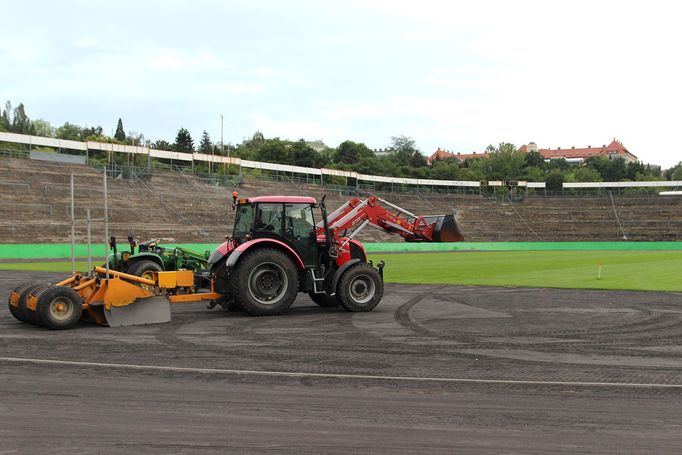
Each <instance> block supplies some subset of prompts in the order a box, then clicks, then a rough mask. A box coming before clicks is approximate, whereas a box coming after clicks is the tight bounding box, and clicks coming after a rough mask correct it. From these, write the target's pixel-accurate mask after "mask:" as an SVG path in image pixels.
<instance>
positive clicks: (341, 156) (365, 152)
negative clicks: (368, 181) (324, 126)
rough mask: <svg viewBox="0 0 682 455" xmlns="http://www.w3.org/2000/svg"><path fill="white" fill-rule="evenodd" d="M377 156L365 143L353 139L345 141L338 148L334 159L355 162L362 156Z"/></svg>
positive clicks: (342, 161)
mask: <svg viewBox="0 0 682 455" xmlns="http://www.w3.org/2000/svg"><path fill="white" fill-rule="evenodd" d="M372 156H375V155H374V152H372V151H371V150H370V149H369V148H368V147H367V146H366V145H365V144H363V143H359V142H353V141H343V142H342V143H341V144H339V146H338V147H337V148H336V152H335V153H334V161H335V162H337V163H346V164H354V163H357V162H358V161H360V159H362V158H369V157H372Z"/></svg>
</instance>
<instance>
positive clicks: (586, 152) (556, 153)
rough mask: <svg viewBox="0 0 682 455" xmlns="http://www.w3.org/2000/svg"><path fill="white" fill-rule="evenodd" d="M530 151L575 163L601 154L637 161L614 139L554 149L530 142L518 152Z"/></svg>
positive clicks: (550, 158)
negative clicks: (607, 141)
mask: <svg viewBox="0 0 682 455" xmlns="http://www.w3.org/2000/svg"><path fill="white" fill-rule="evenodd" d="M532 151H535V152H538V153H540V155H542V156H543V157H544V158H545V159H546V160H553V159H558V158H564V159H565V160H566V161H568V162H575V163H580V162H583V161H585V160H586V159H588V158H592V157H593V156H603V157H606V158H608V159H610V160H612V159H615V158H621V159H624V160H625V161H626V162H628V163H630V162H636V161H638V160H637V157H636V156H635V155H633V154H632V153H630V151H629V150H628V149H627V148H625V146H624V145H623V143H622V142H620V141H617V140H616V139H614V140H613V141H611V143H610V144H609V145H602V146H601V147H592V146H591V145H588V146H587V147H585V148H575V147H571V148H566V149H563V148H561V147H559V148H556V149H540V148H538V146H537V145H536V144H535V142H531V143H529V144H527V145H522V146H521V147H520V148H519V152H522V153H526V152H532Z"/></svg>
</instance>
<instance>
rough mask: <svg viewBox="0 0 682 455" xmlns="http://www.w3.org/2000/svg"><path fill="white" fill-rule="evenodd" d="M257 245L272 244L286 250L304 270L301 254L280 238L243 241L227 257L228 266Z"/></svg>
mask: <svg viewBox="0 0 682 455" xmlns="http://www.w3.org/2000/svg"><path fill="white" fill-rule="evenodd" d="M255 245H260V246H267V245H272V246H274V247H275V248H278V249H281V250H284V251H285V252H286V253H288V254H289V256H291V258H292V259H293V260H294V264H296V267H297V268H298V269H299V270H303V269H304V268H305V265H304V264H303V261H302V260H301V258H300V256H299V255H298V254H297V253H296V251H295V250H294V249H293V248H291V247H290V246H289V245H287V244H286V243H284V242H281V241H279V240H275V239H254V240H249V241H248V242H245V243H242V244H241V245H239V246H238V247H237V248H235V249H234V251H232V253H230V255H229V256H228V257H227V264H226V265H227V267H228V268H229V267H234V265H235V264H236V263H237V260H238V259H239V256H241V255H242V253H244V252H245V251H248V250H249V249H251V248H253V247H254V246H255Z"/></svg>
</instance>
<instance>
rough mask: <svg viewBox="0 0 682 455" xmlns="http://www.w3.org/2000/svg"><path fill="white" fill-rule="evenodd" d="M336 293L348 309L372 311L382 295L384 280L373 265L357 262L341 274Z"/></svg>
mask: <svg viewBox="0 0 682 455" xmlns="http://www.w3.org/2000/svg"><path fill="white" fill-rule="evenodd" d="M336 295H337V296H338V298H339V301H340V302H341V305H342V306H343V307H344V308H345V309H346V310H348V311H353V312H365V311H372V310H373V309H374V307H376V306H377V305H378V304H379V301H381V297H382V296H383V295H384V282H383V280H382V279H381V275H379V272H378V271H377V270H376V269H375V268H374V267H372V266H371V265H369V264H366V263H358V264H356V265H353V266H351V267H350V268H349V269H348V270H346V271H345V272H344V273H343V275H341V279H339V284H338V287H337V291H336Z"/></svg>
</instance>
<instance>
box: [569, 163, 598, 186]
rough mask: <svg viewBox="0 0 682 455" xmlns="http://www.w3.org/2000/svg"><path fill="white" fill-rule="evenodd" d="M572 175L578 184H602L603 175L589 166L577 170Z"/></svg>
mask: <svg viewBox="0 0 682 455" xmlns="http://www.w3.org/2000/svg"><path fill="white" fill-rule="evenodd" d="M572 174H573V176H574V178H575V181H576V182H601V174H599V172H597V171H596V170H594V169H592V168H590V167H587V166H581V167H578V168H576V169H575V170H574V171H573V172H572Z"/></svg>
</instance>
